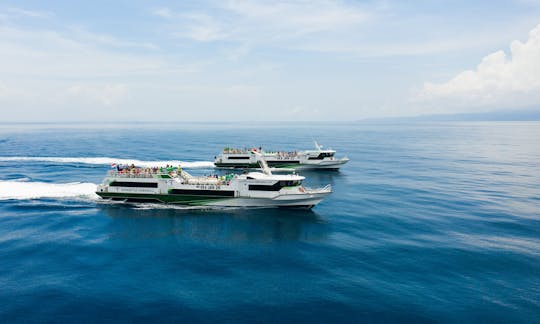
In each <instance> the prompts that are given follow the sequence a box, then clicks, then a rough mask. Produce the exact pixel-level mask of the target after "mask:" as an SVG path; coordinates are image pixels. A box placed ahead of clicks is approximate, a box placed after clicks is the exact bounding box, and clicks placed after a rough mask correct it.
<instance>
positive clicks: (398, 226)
mask: <svg viewBox="0 0 540 324" xmlns="http://www.w3.org/2000/svg"><path fill="white" fill-rule="evenodd" d="M313 140H317V141H319V142H320V143H321V144H323V145H325V147H331V148H334V149H336V150H337V151H338V153H337V156H347V157H349V158H350V159H351V161H350V162H349V163H348V164H347V165H345V166H344V167H343V168H342V170H340V171H338V172H335V171H321V172H302V173H301V174H302V175H304V176H306V181H305V184H306V185H308V186H311V187H317V186H324V185H326V184H331V185H332V187H333V189H334V192H333V193H332V194H331V195H330V196H329V197H328V198H327V199H325V200H324V201H323V202H322V203H320V204H319V205H317V206H316V207H315V208H313V209H312V210H295V209H241V208H237V209H231V208H229V209H208V208H193V207H189V208H185V207H177V206H165V205H156V204H129V205H126V204H123V203H111V202H104V201H101V200H100V199H99V198H98V197H97V196H96V195H95V194H94V192H93V191H94V190H95V186H96V184H98V183H100V182H101V180H102V179H103V177H104V175H105V173H106V172H107V171H108V170H109V169H110V164H111V163H113V162H126V161H131V160H137V161H140V162H139V163H141V164H147V165H151V164H153V163H158V162H159V161H171V164H176V163H180V162H178V161H181V163H182V165H183V167H184V169H185V170H187V171H189V172H191V173H194V174H211V173H213V172H215V171H214V170H213V168H212V161H213V158H214V156H215V155H217V154H218V153H219V152H220V151H221V150H222V149H223V147H225V146H228V147H231V146H232V147H234V146H238V147H250V146H252V147H259V146H262V147H263V148H267V149H281V150H288V149H291V150H294V149H307V148H311V147H313V144H312V141H313ZM138 321H160V322H185V323H198V322H202V323H216V322H218V323H219V322H257V323H268V322H271V323H274V322H278V323H293V322H294V323H300V322H324V323H328V322H333V323H359V322H389V321H391V322H394V321H399V322H415V323H416V322H472V321H475V322H478V321H480V322H512V323H514V322H523V323H531V322H537V323H538V322H540V123H539V122H436V123H430V122H422V123H402V124H400V123H395V124H392V123H387V124H384V123H379V124H377V123H281V124H280V123H239V124H232V123H231V124H226V123H216V124H206V123H191V124H190V123H179V124H174V123H170V124H114V123H110V124H104V125H93V124H73V125H68V124H0V322H4V323H11V322H138Z"/></svg>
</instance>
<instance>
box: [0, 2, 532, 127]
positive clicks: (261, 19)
mask: <svg viewBox="0 0 540 324" xmlns="http://www.w3.org/2000/svg"><path fill="white" fill-rule="evenodd" d="M523 109H525V110H535V109H536V110H540V1H538V0H506V1H503V0H493V1H488V0H485V1H484V0H477V1H470V0H468V1H461V0H452V1H445V0H425V1H421V0H419V1H392V0H386V1H345V0H343V1H325V0H311V1H305V0H299V1H259V0H249V1H247V0H246V1H242V0H236V1H227V0H222V1H205V0H200V1H140V0H131V1H101V0H95V1H59V0H49V1H24V0H23V1H9V0H7V1H5V0H4V1H1V2H0V114H1V116H2V117H1V118H0V121H4V122H70V121H87V122H100V121H107V122H122V121H127V122H131V121H138V122H156V121H166V122H182V121H188V122H189V121H212V122H219V121H227V122H231V121H262V122H264V121H356V120H363V119H369V118H386V117H407V116H417V115H431V114H454V113H455V114H458V113H484V112H490V111H499V110H523Z"/></svg>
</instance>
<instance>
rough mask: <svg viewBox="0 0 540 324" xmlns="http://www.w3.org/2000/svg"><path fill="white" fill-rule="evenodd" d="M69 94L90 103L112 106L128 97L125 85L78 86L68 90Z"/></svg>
mask: <svg viewBox="0 0 540 324" xmlns="http://www.w3.org/2000/svg"><path fill="white" fill-rule="evenodd" d="M67 94H68V95H70V96H75V97H79V98H82V99H85V100H87V101H89V102H90V103H98V104H101V105H105V106H111V105H113V104H117V103H118V102H119V101H121V100H122V99H123V98H125V97H126V95H127V87H126V85H124V84H105V85H100V84H76V85H73V86H71V87H69V88H68V89H67Z"/></svg>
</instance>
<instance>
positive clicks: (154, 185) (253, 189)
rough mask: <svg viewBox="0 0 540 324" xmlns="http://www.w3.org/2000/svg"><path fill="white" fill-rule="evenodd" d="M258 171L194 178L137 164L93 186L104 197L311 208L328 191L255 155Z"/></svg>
mask: <svg viewBox="0 0 540 324" xmlns="http://www.w3.org/2000/svg"><path fill="white" fill-rule="evenodd" d="M254 155H255V156H257V155H259V165H260V167H261V169H262V172H249V173H247V172H246V173H244V174H228V175H226V176H217V175H216V176H211V177H196V176H192V175H191V174H189V173H187V172H186V171H184V170H182V169H181V167H180V166H179V167H178V168H177V169H173V168H172V167H169V168H138V167H133V166H132V167H130V168H128V169H124V170H120V171H119V170H111V171H109V172H108V173H107V176H106V177H105V179H104V180H103V182H102V183H101V184H100V185H98V186H97V190H96V194H97V195H99V196H100V197H101V198H103V199H110V200H117V201H125V202H150V203H165V204H178V205H189V206H215V207H300V208H312V207H313V206H315V205H317V204H318V203H319V202H321V201H322V200H323V199H324V198H325V197H326V196H327V195H329V194H330V193H331V192H332V188H331V186H330V185H327V186H325V187H323V188H318V189H311V188H306V187H304V186H302V181H303V180H304V179H305V177H303V176H300V175H297V174H285V175H275V174H272V172H271V169H270V168H269V167H268V164H267V163H266V162H265V161H264V159H263V158H262V155H261V154H259V153H256V154H254Z"/></svg>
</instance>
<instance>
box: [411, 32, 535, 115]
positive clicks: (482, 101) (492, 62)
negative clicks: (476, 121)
mask: <svg viewBox="0 0 540 324" xmlns="http://www.w3.org/2000/svg"><path fill="white" fill-rule="evenodd" d="M539 91H540V25H538V26H536V27H535V28H534V29H533V30H531V31H530V32H529V38H528V40H527V41H526V42H524V43H523V42H521V41H518V40H516V41H513V42H512V43H511V46H510V55H509V56H507V55H506V53H505V52H503V51H497V52H495V53H492V54H489V55H487V56H486V57H484V58H483V59H482V61H481V62H480V64H479V65H478V66H477V67H476V69H475V70H467V71H463V72H461V73H459V74H458V75H456V76H455V77H454V78H452V79H450V80H449V81H447V82H444V83H439V84H437V83H430V82H427V83H425V84H424V87H423V89H422V91H421V92H420V93H419V94H418V95H417V98H416V99H417V100H420V101H433V100H451V101H452V103H453V104H455V103H456V102H460V103H462V104H466V105H468V106H484V105H485V106H488V105H489V106H497V107H498V106H505V107H507V108H508V106H510V105H511V106H524V105H533V104H540V96H539V94H538V93H539Z"/></svg>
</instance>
